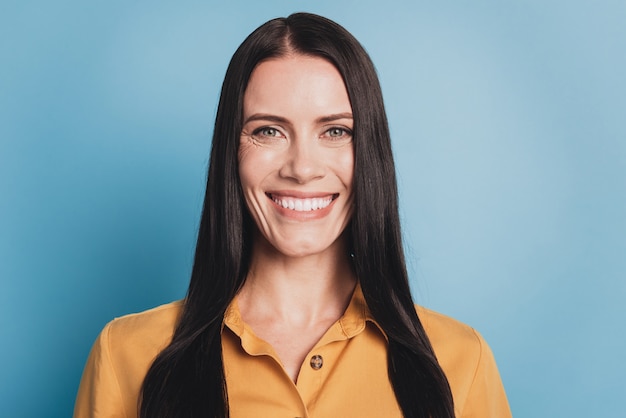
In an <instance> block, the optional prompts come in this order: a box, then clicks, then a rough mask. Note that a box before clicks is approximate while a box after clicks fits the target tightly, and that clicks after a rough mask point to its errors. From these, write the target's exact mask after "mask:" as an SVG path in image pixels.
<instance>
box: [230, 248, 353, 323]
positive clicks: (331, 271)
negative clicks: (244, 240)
mask: <svg viewBox="0 0 626 418" xmlns="http://www.w3.org/2000/svg"><path fill="white" fill-rule="evenodd" d="M252 254H253V256H252V262H251V265H250V272H249V274H248V277H247V280H246V282H245V284H244V286H243V288H242V289H241V292H240V293H239V296H238V303H239V308H240V310H241V314H242V316H243V317H244V319H245V318H246V316H249V315H250V316H251V315H255V316H257V315H260V316H262V317H266V318H273V319H275V320H278V321H287V322H291V323H294V324H296V323H297V324H299V325H307V324H312V323H316V322H319V321H324V320H328V319H330V318H332V319H333V320H335V319H338V318H339V317H340V316H341V315H342V314H343V312H344V311H345V309H346V307H347V305H348V303H349V301H350V298H351V296H352V293H353V291H354V286H355V285H356V278H355V276H354V272H353V270H352V266H351V262H350V257H349V255H348V252H347V250H346V245H345V240H344V239H343V238H340V239H339V240H337V242H335V243H334V244H333V245H332V246H331V247H330V248H328V249H327V250H326V251H324V252H322V253H319V254H312V255H307V256H303V257H288V256H285V255H284V254H281V253H279V252H278V251H276V249H275V248H274V247H272V246H271V245H270V244H269V243H267V241H265V240H263V239H256V240H255V244H254V248H253V253H252Z"/></svg>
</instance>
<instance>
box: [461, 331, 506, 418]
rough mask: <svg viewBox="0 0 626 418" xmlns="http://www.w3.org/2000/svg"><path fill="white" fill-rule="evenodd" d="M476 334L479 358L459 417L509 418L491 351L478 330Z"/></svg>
mask: <svg viewBox="0 0 626 418" xmlns="http://www.w3.org/2000/svg"><path fill="white" fill-rule="evenodd" d="M474 332H476V331H474ZM476 335H477V337H478V341H479V343H480V358H479V359H478V364H477V366H476V372H475V374H474V379H473V381H472V385H471V387H470V389H469V393H468V396H467V400H466V402H465V405H464V407H463V411H462V413H461V417H460V418H511V410H510V408H509V402H508V400H507V398H506V393H505V391H504V386H503V385H502V380H501V379H500V374H499V373H498V368H497V366H496V361H495V359H494V357H493V353H492V352H491V349H490V348H489V346H488V345H487V343H486V342H485V340H484V339H483V338H482V336H481V335H480V334H479V333H478V332H476Z"/></svg>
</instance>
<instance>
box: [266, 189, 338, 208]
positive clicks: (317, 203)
mask: <svg viewBox="0 0 626 418" xmlns="http://www.w3.org/2000/svg"><path fill="white" fill-rule="evenodd" d="M267 196H268V197H269V198H270V199H272V200H273V201H274V203H276V204H277V205H278V206H281V207H283V208H285V209H290V210H293V211H296V212H311V211H314V210H319V209H324V208H326V207H328V205H330V204H331V203H332V202H333V200H335V199H336V198H337V197H338V196H339V194H332V195H328V196H323V197H311V198H305V199H301V198H297V197H292V196H277V195H274V194H271V193H267Z"/></svg>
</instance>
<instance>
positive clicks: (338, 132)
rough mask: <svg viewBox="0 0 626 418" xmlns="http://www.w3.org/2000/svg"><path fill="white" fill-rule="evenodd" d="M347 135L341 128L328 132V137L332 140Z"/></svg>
mask: <svg viewBox="0 0 626 418" xmlns="http://www.w3.org/2000/svg"><path fill="white" fill-rule="evenodd" d="M345 134H347V132H346V130H345V129H343V128H330V129H329V130H328V136H330V137H332V138H339V137H341V136H343V135H345Z"/></svg>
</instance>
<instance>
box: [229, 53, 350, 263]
mask: <svg viewBox="0 0 626 418" xmlns="http://www.w3.org/2000/svg"><path fill="white" fill-rule="evenodd" d="M352 129H353V120H352V107H351V105H350V100H349V99H348V93H347V91H346V87H345V85H344V83H343V80H342V78H341V75H340V74H339V72H338V71H337V69H336V68H335V67H334V66H333V65H332V64H330V63H329V62H328V61H326V60H324V59H321V58H316V57H309V56H302V55H291V56H287V57H283V58H276V59H271V60H268V61H264V62H262V63H261V64H259V65H258V66H257V67H256V68H255V70H254V71H253V72H252V75H251V77H250V81H249V84H248V87H247V89H246V92H245V94H244V103H243V129H242V132H241V142H240V145H239V176H240V178H241V186H242V189H243V193H244V197H245V200H246V204H247V207H248V210H249V211H250V214H251V215H252V218H253V219H254V221H255V223H256V225H257V228H258V230H259V231H260V234H261V236H262V237H264V238H265V240H267V241H268V242H269V243H270V244H271V245H272V246H273V247H274V248H275V249H276V250H278V251H279V252H280V253H282V254H284V255H287V256H291V257H298V256H306V255H311V254H319V253H322V252H324V251H327V250H332V249H333V248H335V249H338V248H342V247H341V246H340V245H339V240H338V238H339V237H340V236H341V234H342V232H343V230H344V229H345V227H346V225H347V224H348V222H349V220H350V216H351V214H352V175H353V172H354V150H353V144H352ZM338 245H339V246H338Z"/></svg>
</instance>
